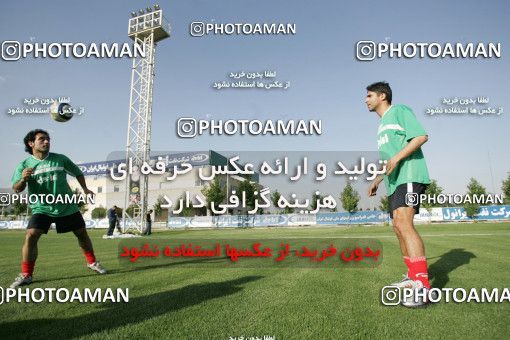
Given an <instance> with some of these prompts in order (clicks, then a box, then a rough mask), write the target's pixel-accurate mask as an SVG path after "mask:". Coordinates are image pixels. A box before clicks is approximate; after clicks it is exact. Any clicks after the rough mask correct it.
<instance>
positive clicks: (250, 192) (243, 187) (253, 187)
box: [236, 179, 259, 213]
mask: <svg viewBox="0 0 510 340" xmlns="http://www.w3.org/2000/svg"><path fill="white" fill-rule="evenodd" d="M255 191H257V184H256V183H252V182H250V181H249V180H247V179H245V180H244V181H242V182H241V183H239V186H238V187H237V188H236V196H237V197H238V198H239V202H242V197H243V192H244V195H245V198H246V208H248V210H252V209H253V208H254V207H255V199H257V198H258V195H255ZM257 213H259V212H258V211H257Z"/></svg>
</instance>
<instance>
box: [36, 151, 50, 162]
mask: <svg viewBox="0 0 510 340" xmlns="http://www.w3.org/2000/svg"><path fill="white" fill-rule="evenodd" d="M49 153H50V152H49V151H47V152H41V151H35V150H34V151H33V153H32V156H34V158H37V159H38V160H43V159H45V158H46V157H48V154H49Z"/></svg>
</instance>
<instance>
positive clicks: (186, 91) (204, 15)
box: [0, 0, 510, 208]
mask: <svg viewBox="0 0 510 340" xmlns="http://www.w3.org/2000/svg"><path fill="white" fill-rule="evenodd" d="M158 4H159V5H160V6H161V8H162V9H163V12H164V16H165V17H166V19H167V20H168V22H169V23H170V25H171V37H170V38H168V39H165V40H163V41H161V42H160V43H158V46H157V49H156V68H155V73H156V76H155V83H154V105H153V125H152V142H151V149H152V150H153V151H161V152H167V151H197V150H209V149H212V150H215V151H218V152H220V153H221V152H222V151H237V150H238V151H259V152H268V154H269V153H270V152H271V151H274V150H278V151H309V152H310V153H314V152H322V151H331V152H333V153H334V152H339V154H341V153H342V152H361V151H363V152H370V151H376V150H377V138H376V135H377V127H378V124H379V118H378V116H377V115H376V114H375V113H373V112H368V110H367V108H366V105H365V104H364V98H365V95H366V90H365V88H366V86H367V85H368V84H371V83H373V82H376V81H381V80H384V81H387V82H389V83H390V85H391V87H392V89H393V103H394V104H405V105H407V106H409V107H411V108H412V110H413V111H414V113H415V114H416V116H417V118H418V120H419V121H420V122H421V124H422V125H423V127H424V128H425V130H426V131H427V133H428V135H429V141H428V142H427V143H426V144H425V145H424V146H423V152H424V154H425V158H426V160H427V165H428V168H429V173H430V175H431V177H432V178H433V179H436V180H437V181H438V183H439V185H440V186H442V187H443V188H444V191H445V192H447V193H464V192H465V190H466V186H467V183H468V182H469V179H470V178H471V177H474V178H476V179H477V180H479V181H480V182H481V183H482V184H483V185H484V186H485V187H486V188H487V189H488V191H489V192H495V193H500V192H501V182H502V181H503V180H504V179H506V178H507V177H508V173H509V172H510V157H509V151H508V127H509V123H510V120H509V114H510V112H509V111H508V110H510V105H509V104H510V103H509V96H508V94H507V91H508V90H507V89H508V88H510V80H509V78H508V74H509V71H510V67H509V66H510V64H509V59H508V53H509V46H510V45H509V43H510V41H509V38H510V37H509V35H508V25H507V24H506V19H507V18H506V16H507V15H508V13H509V7H510V5H509V4H508V2H506V1H486V2H480V1H448V2H444V1H428V2H426V3H412V2H409V1H392V2H388V3H384V4H382V3H381V2H378V1H363V2H360V1H342V2H340V1H316V2H310V1H296V0H292V1H290V0H282V1H277V2H275V1H268V0H257V1H254V0H244V1H226V0H217V1H214V2H212V1H207V0H199V1H198V0H189V1H184V0H182V1H162V2H159V3H158ZM151 5H153V3H152V2H147V1H108V2H106V1H86V2H83V1H82V2H72V3H70V2H68V1H44V2H41V1H16V2H14V1H5V2H3V3H2V11H1V12H0V36H1V41H7V40H14V41H20V42H32V43H44V42H46V43H50V42H83V43H93V42H95V43H101V42H107V43H115V42H116V43H124V42H130V39H129V37H128V36H127V28H128V20H129V18H130V13H131V11H132V10H138V9H140V8H145V7H147V6H151ZM195 21H200V22H205V23H294V24H295V25H296V34H295V35H278V36H260V35H238V36H234V35H231V36H229V35H215V36H214V35H208V36H204V37H193V36H191V35H190V32H189V27H190V23H192V22H195ZM360 40H370V41H375V42H387V43H391V42H393V43H398V42H401V43H406V42H428V43H434V42H437V43H448V42H449V43H457V42H461V43H470V42H472V43H475V44H476V43H479V42H482V43H489V42H493V43H500V44H501V57H500V58H490V59H483V58H476V59H450V58H445V59H441V58H437V59H433V58H412V59H405V58H394V59H390V58H387V57H383V58H381V59H376V60H374V61H359V60H357V59H356V56H355V55H356V50H355V48H356V44H357V42H358V41H360ZM264 70H271V71H275V72H276V74H277V77H276V78H277V79H278V80H280V81H289V82H290V86H289V88H288V89H286V90H274V89H273V90H260V89H222V90H216V89H214V88H213V87H212V84H214V82H217V81H224V80H227V81H228V80H229V78H228V75H229V74H230V73H231V72H241V71H244V72H260V71H264ZM130 80H131V60H130V59H129V58H122V59H96V58H90V59H76V58H69V59H66V58H58V59H50V58H46V59H41V58H38V59H33V58H26V59H21V60H18V61H4V60H0V112H2V113H1V114H0V131H1V136H2V140H1V142H0V152H1V154H2V155H3V157H2V166H1V167H0V187H9V186H10V178H11V176H12V172H13V171H14V169H15V167H16V165H17V164H18V163H19V162H20V161H22V160H23V159H24V158H25V157H27V154H26V153H24V151H23V149H24V147H23V143H22V139H23V137H24V136H25V134H26V133H27V132H28V131H29V130H31V129H34V128H42V129H46V130H48V131H49V132H50V134H51V137H52V151H54V152H58V153H63V154H66V155H68V156H69V157H70V158H71V159H72V160H74V161H75V162H76V163H82V162H94V161H101V160H105V159H107V157H108V154H109V153H111V152H114V151H122V150H124V149H125V144H126V136H127V125H128V115H129V110H128V109H129V89H130ZM59 96H67V97H70V98H71V104H72V105H74V106H77V107H84V110H85V111H84V113H83V114H82V115H81V116H76V117H74V118H73V119H71V120H70V121H69V122H66V123H58V122H55V121H53V120H51V119H50V118H49V117H48V116H47V115H36V116H34V115H14V116H11V115H9V114H8V113H7V111H8V109H9V108H12V107H17V106H20V105H22V104H23V100H24V99H25V98H33V97H44V98H47V97H50V98H55V97H59ZM479 96H483V97H487V98H489V104H488V105H489V106H491V107H497V108H503V113H502V114H501V115H488V116H472V115H439V116H437V115H436V116H430V115H427V114H426V109H427V108H429V107H435V106H439V105H441V101H442V99H443V98H454V97H458V98H477V97H479ZM182 117H192V118H195V119H217V120H218V119H223V120H226V119H262V120H265V119H273V120H276V119H284V120H288V119H315V120H318V119H320V120H322V124H323V129H322V135H320V136H277V137H274V136H249V135H244V136H217V135H216V136H207V135H205V136H200V137H196V138H190V139H183V138H179V136H178V135H177V133H176V121H177V120H178V119H179V118H182ZM344 184H345V181H340V180H339V181H338V190H335V191H336V192H339V191H340V190H341V187H343V185H344ZM361 190H362V188H360V191H361ZM363 191H364V190H363ZM377 203H378V200H377ZM377 203H375V201H374V200H373V199H371V200H368V199H366V198H364V199H363V201H362V206H364V207H365V208H366V207H371V206H376V205H377Z"/></svg>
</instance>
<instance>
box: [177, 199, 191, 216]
mask: <svg viewBox="0 0 510 340" xmlns="http://www.w3.org/2000/svg"><path fill="white" fill-rule="evenodd" d="M181 201H182V205H183V207H182V210H181V211H180V212H179V213H178V214H177V216H184V217H191V216H195V208H193V207H192V206H190V207H188V206H187V204H186V193H183V194H182V195H181V197H180V198H179V199H178V200H177V202H179V203H177V204H179V205H180V204H181V203H180V202H181Z"/></svg>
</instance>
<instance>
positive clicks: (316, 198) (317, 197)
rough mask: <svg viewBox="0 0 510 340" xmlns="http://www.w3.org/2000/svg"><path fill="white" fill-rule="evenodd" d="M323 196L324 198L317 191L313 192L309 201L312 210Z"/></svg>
mask: <svg viewBox="0 0 510 340" xmlns="http://www.w3.org/2000/svg"><path fill="white" fill-rule="evenodd" d="M323 198H324V196H322V195H321V194H317V192H314V193H313V195H312V201H311V203H310V208H311V209H312V210H315V209H317V202H318V201H320V200H322V199H323Z"/></svg>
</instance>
